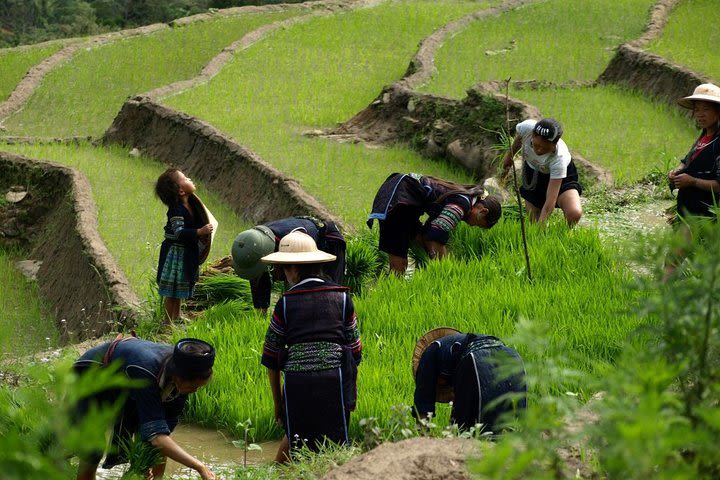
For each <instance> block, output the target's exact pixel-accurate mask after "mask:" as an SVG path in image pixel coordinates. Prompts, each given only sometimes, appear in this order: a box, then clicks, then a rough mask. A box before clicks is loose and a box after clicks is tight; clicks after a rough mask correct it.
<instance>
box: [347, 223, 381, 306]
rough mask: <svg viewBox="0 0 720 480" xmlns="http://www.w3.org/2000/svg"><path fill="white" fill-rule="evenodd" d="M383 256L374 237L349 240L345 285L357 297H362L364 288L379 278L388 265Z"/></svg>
mask: <svg viewBox="0 0 720 480" xmlns="http://www.w3.org/2000/svg"><path fill="white" fill-rule="evenodd" d="M381 254H382V252H380V251H379V250H378V248H377V238H376V237H375V236H374V235H362V236H357V237H351V238H349V239H348V240H347V253H346V260H345V261H346V263H345V284H346V285H347V286H348V287H350V291H351V292H353V293H354V294H355V295H361V294H362V292H363V288H364V287H365V286H367V285H368V284H369V283H370V282H372V281H373V280H374V279H375V278H377V275H378V273H379V272H380V269H381V268H382V266H383V265H384V264H385V263H386V262H385V261H384V260H383V258H382V256H381Z"/></svg>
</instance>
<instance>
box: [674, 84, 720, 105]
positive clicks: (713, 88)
mask: <svg viewBox="0 0 720 480" xmlns="http://www.w3.org/2000/svg"><path fill="white" fill-rule="evenodd" d="M696 100H701V101H704V102H712V103H720V87H718V86H717V85H713V84H712V83H703V84H701V85H698V86H697V87H695V90H694V91H693V94H692V95H690V96H689V97H683V98H681V99H680V100H678V101H677V103H679V104H680V106H681V107H685V108H690V109H692V108H693V104H694V102H695V101H696Z"/></svg>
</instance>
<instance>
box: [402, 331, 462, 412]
mask: <svg viewBox="0 0 720 480" xmlns="http://www.w3.org/2000/svg"><path fill="white" fill-rule="evenodd" d="M456 333H460V330H456V329H454V328H452V327H439V328H434V329H432V330H430V331H429V332H427V333H426V334H425V335H423V336H422V337H420V339H419V340H418V341H417V343H416V344H415V350H414V351H413V358H412V371H413V378H415V375H416V374H417V369H418V365H419V364H420V357H422V355H423V353H425V349H426V348H427V347H429V346H430V344H431V343H433V342H434V341H435V340H437V339H439V338H442V337H447V336H448V335H455V334H456ZM454 397H455V395H454V392H453V387H452V385H438V386H437V390H436V393H435V401H436V402H439V403H449V402H451V401H452V400H453V398H454Z"/></svg>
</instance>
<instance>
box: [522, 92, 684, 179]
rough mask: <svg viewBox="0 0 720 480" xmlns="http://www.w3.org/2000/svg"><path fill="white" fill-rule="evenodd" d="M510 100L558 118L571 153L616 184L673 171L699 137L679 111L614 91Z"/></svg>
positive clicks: (535, 94)
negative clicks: (597, 167) (607, 174)
mask: <svg viewBox="0 0 720 480" xmlns="http://www.w3.org/2000/svg"><path fill="white" fill-rule="evenodd" d="M511 95H513V96H517V97H520V98H522V99H523V100H525V101H527V102H529V103H531V104H533V105H538V106H540V110H541V111H542V113H543V115H548V116H552V117H555V118H557V119H560V121H561V122H563V124H564V125H565V134H564V135H563V138H564V139H565V142H567V144H568V146H569V147H570V149H571V150H574V151H577V152H580V153H581V154H582V155H583V156H584V157H585V158H587V159H590V160H591V161H592V162H593V163H595V164H597V165H600V166H602V167H604V168H607V169H608V170H610V171H611V172H612V173H613V176H614V178H615V181H616V183H618V184H624V183H628V182H634V181H637V180H639V179H641V178H643V177H645V176H646V175H647V174H649V173H651V172H663V173H664V172H667V171H669V170H670V168H674V167H675V166H676V165H677V164H678V163H679V161H680V159H681V158H682V157H683V156H684V155H685V153H686V151H687V149H688V148H689V147H690V145H691V144H692V142H693V140H694V138H695V136H696V135H697V131H696V130H695V129H694V128H693V126H692V123H691V121H690V120H689V119H688V117H687V116H686V115H684V114H683V112H681V111H680V109H677V108H674V107H668V106H667V105H665V104H660V103H656V102H652V101H650V100H648V99H647V98H645V97H644V96H641V95H639V94H637V93H634V92H630V91H627V90H622V89H619V88H616V87H612V86H610V87H594V88H577V89H551V90H523V91H518V92H514V93H511ZM590 119H591V121H589V120H590Z"/></svg>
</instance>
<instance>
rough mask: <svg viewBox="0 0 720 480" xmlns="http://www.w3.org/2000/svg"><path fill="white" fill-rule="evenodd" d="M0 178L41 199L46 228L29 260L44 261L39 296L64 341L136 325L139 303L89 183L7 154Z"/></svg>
mask: <svg viewBox="0 0 720 480" xmlns="http://www.w3.org/2000/svg"><path fill="white" fill-rule="evenodd" d="M0 179H2V180H0V186H2V187H3V188H5V189H6V188H7V187H9V186H10V185H23V186H26V187H27V188H28V190H29V191H30V194H31V195H34V196H37V197H40V198H41V201H40V202H39V203H40V204H41V205H42V206H43V207H44V208H43V210H44V212H43V213H42V214H41V215H40V216H39V219H40V220H39V221H42V222H43V225H44V228H43V232H42V233H41V234H40V235H39V236H38V237H37V238H36V239H35V241H34V245H33V246H32V249H31V251H30V253H29V256H30V258H32V259H34V260H40V261H42V265H41V266H40V270H39V272H38V285H39V289H40V294H41V296H42V298H43V299H44V301H45V302H46V304H47V305H49V306H50V308H51V309H52V311H53V314H54V317H55V320H56V323H57V326H58V329H59V331H60V333H61V336H62V339H63V340H64V341H69V340H83V339H86V338H93V337H97V336H100V335H102V334H104V333H107V332H110V331H112V330H117V328H118V324H119V325H129V324H131V323H133V322H134V319H135V314H136V308H137V305H138V304H139V302H138V299H137V297H136V296H135V294H134V292H133V291H132V289H131V288H130V286H129V284H128V281H127V279H126V278H125V276H124V274H123V273H122V271H121V270H120V268H119V267H118V265H117V263H116V262H115V260H114V258H113V257H112V256H111V255H110V252H108V250H107V248H106V247H105V244H104V243H103V241H102V240H101V239H100V235H99V234H98V232H97V209H96V207H95V203H94V202H93V200H92V191H91V188H90V184H89V183H88V181H87V179H86V178H85V177H84V176H83V175H82V174H81V173H79V172H77V171H75V170H72V169H70V168H67V167H64V166H62V165H57V164H54V163H49V162H41V161H37V160H32V159H29V158H26V157H22V156H19V155H14V154H10V153H4V152H0ZM63 320H64V321H63Z"/></svg>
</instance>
